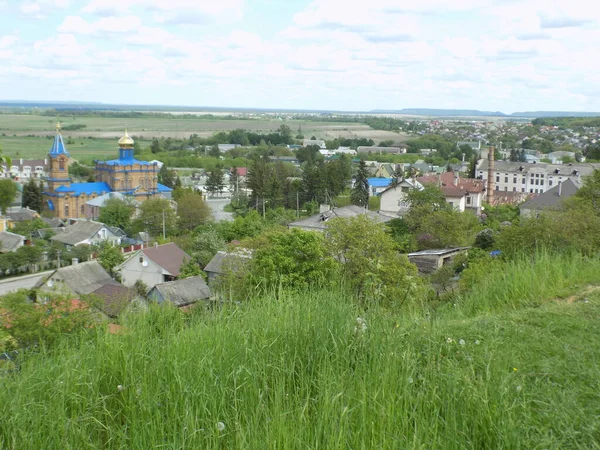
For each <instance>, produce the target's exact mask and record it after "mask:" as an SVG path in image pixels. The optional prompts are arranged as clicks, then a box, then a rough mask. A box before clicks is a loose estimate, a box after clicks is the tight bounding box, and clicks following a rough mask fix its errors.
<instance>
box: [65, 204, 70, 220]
mask: <svg viewBox="0 0 600 450" xmlns="http://www.w3.org/2000/svg"><path fill="white" fill-rule="evenodd" d="M65 217H69V205H65Z"/></svg>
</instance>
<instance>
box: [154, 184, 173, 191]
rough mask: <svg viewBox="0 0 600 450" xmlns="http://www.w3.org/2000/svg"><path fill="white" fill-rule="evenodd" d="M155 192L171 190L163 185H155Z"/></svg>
mask: <svg viewBox="0 0 600 450" xmlns="http://www.w3.org/2000/svg"><path fill="white" fill-rule="evenodd" d="M156 190H157V191H158V192H171V191H172V190H173V189H171V188H170V187H167V186H165V185H164V184H160V183H156Z"/></svg>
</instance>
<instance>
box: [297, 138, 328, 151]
mask: <svg viewBox="0 0 600 450" xmlns="http://www.w3.org/2000/svg"><path fill="white" fill-rule="evenodd" d="M309 145H316V146H317V147H319V148H323V149H324V148H327V146H326V145H325V141H324V140H322V139H304V140H303V141H302V147H308V146H309Z"/></svg>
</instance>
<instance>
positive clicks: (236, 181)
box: [229, 167, 240, 192]
mask: <svg viewBox="0 0 600 450" xmlns="http://www.w3.org/2000/svg"><path fill="white" fill-rule="evenodd" d="M229 184H230V186H231V190H232V191H233V192H237V191H239V187H240V175H239V173H238V171H237V168H236V167H234V168H233V169H231V177H229Z"/></svg>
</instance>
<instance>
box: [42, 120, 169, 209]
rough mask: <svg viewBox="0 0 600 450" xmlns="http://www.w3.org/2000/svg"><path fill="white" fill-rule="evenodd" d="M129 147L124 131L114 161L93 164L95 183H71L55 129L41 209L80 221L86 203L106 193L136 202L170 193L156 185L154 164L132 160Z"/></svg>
mask: <svg viewBox="0 0 600 450" xmlns="http://www.w3.org/2000/svg"><path fill="white" fill-rule="evenodd" d="M133 143H134V142H133V139H131V137H129V135H128V134H127V131H125V135H124V136H123V137H122V138H121V139H119V157H118V159H113V160H110V161H96V163H95V164H96V167H95V176H96V181H95V182H93V183H72V182H71V178H70V177H69V170H68V166H69V159H70V155H69V152H68V151H67V149H66V147H65V144H64V142H63V139H62V136H61V134H60V125H57V127H56V136H55V137H54V142H53V144H52V148H51V149H50V153H49V154H48V160H49V169H48V178H47V179H46V181H47V188H46V190H45V192H44V206H45V209H46V210H47V211H49V212H51V213H52V215H53V216H54V217H58V218H61V219H67V218H83V217H85V215H86V206H85V205H86V203H87V202H88V201H90V200H93V199H95V198H97V197H99V196H102V195H105V194H108V193H110V192H118V193H121V194H123V195H127V196H131V198H133V199H134V200H136V201H138V202H141V201H144V200H146V199H148V198H153V197H157V196H159V195H167V196H168V195H169V194H170V192H171V189H170V188H168V187H166V186H163V185H162V184H160V183H158V171H159V170H160V169H159V166H158V164H157V163H156V162H148V161H140V160H137V159H135V158H134V156H133Z"/></svg>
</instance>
